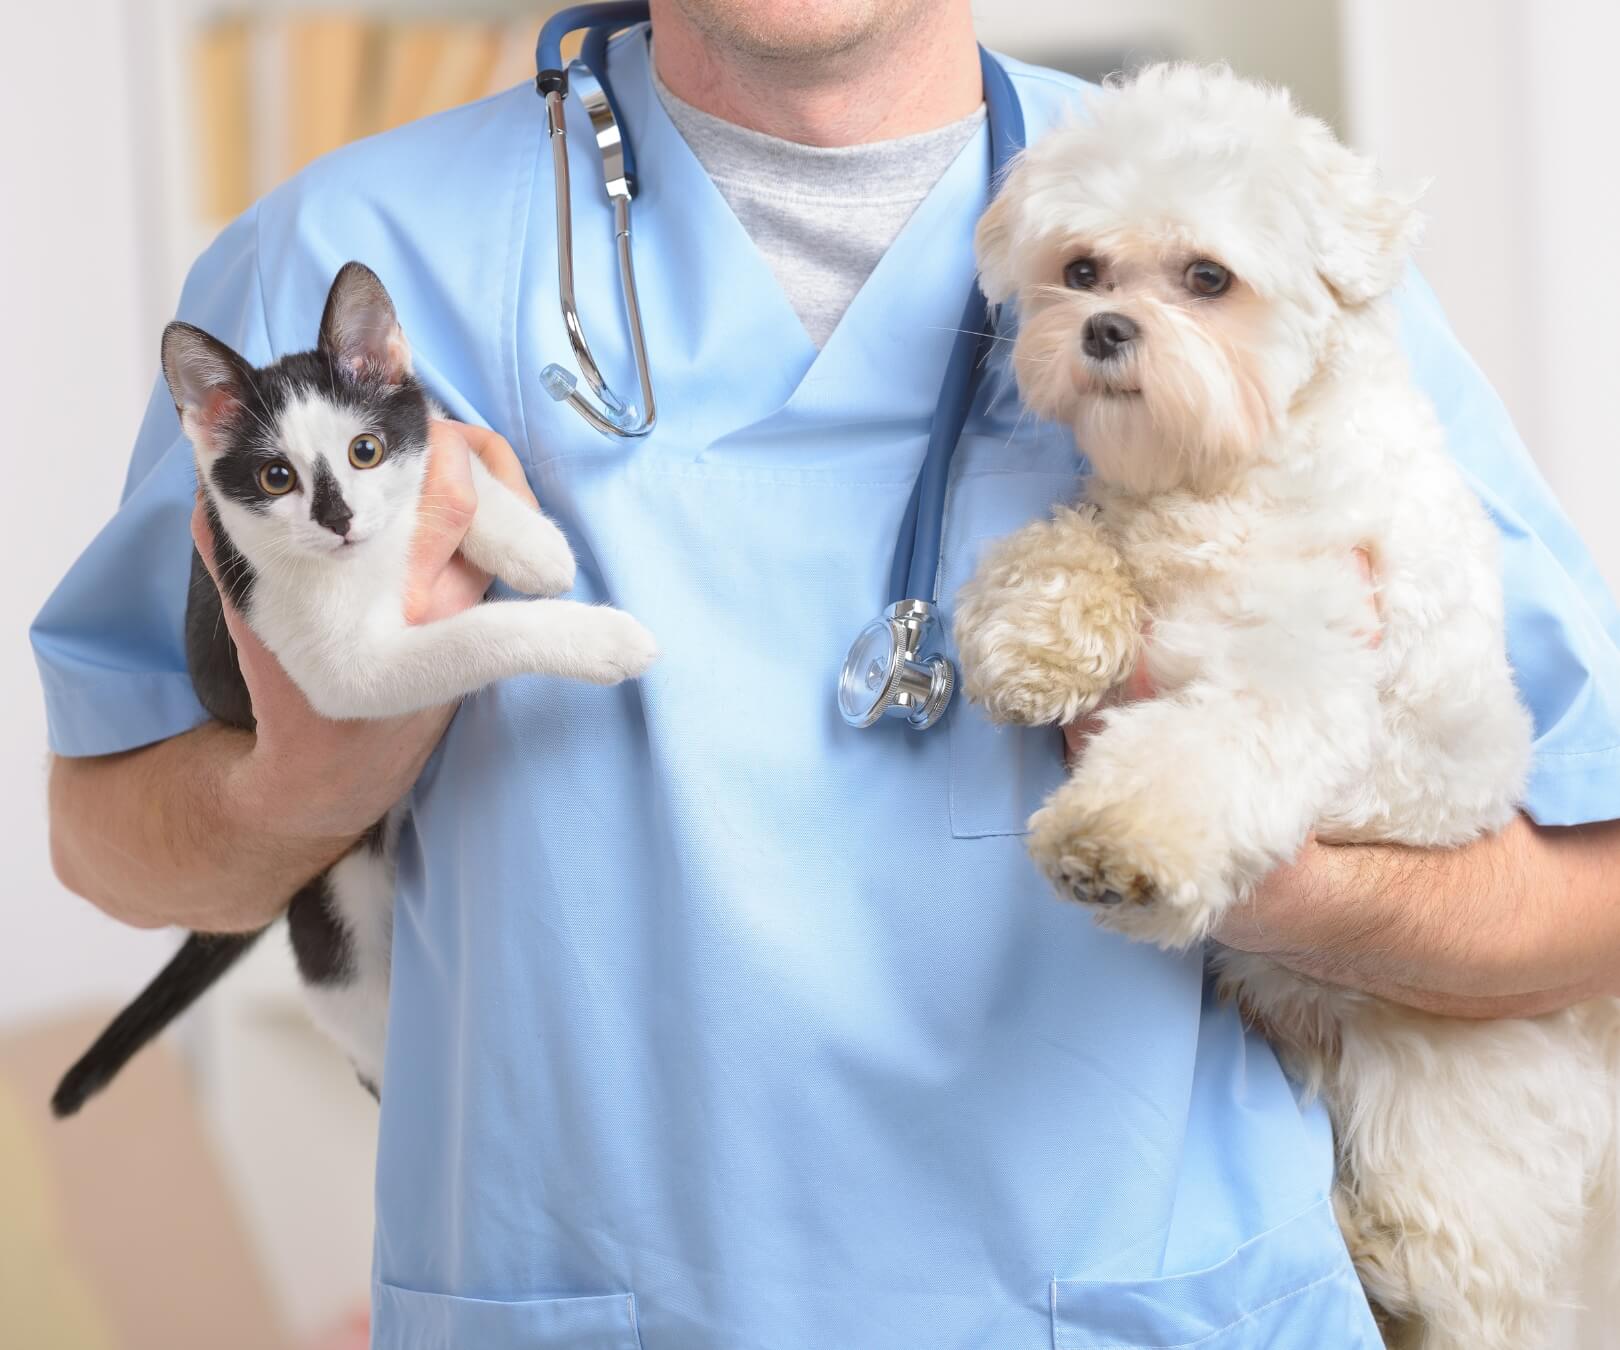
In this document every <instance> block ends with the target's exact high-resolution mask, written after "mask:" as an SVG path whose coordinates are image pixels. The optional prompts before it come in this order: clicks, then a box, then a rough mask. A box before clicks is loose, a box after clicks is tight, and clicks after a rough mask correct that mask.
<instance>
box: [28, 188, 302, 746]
mask: <svg viewBox="0 0 1620 1350" xmlns="http://www.w3.org/2000/svg"><path fill="white" fill-rule="evenodd" d="M256 226H257V209H256V208H255V210H253V211H250V212H249V213H248V214H247V215H244V216H242V217H241V218H240V219H238V220H237V221H235V222H234V223H233V224H231V225H230V226H228V227H227V228H226V229H225V231H224V232H223V233H222V234H221V235H220V236H219V238H218V239H216V240H215V241H214V243H213V245H212V246H211V247H210V248H209V249H208V251H207V252H206V253H204V254H203V256H202V257H201V258H200V259H199V260H198V261H197V263H196V265H195V266H194V267H193V268H192V270H191V274H190V276H189V277H188V278H187V281H186V285H185V288H184V290H183V292H182V294H181V297H180V306H179V312H178V315H177V317H179V318H181V319H185V320H186V321H187V322H189V323H193V324H196V325H197V326H198V327H199V328H202V329H205V330H206V331H207V332H210V333H212V334H213V335H214V336H215V337H217V338H219V339H220V340H221V341H223V342H226V343H229V344H230V345H231V346H232V347H234V348H235V349H236V350H237V351H238V352H240V353H241V354H242V355H243V356H245V357H246V358H247V359H248V360H249V361H251V362H253V363H254V364H255V365H262V364H264V363H266V362H268V361H269V360H270V359H271V358H272V353H271V351H270V338H269V333H268V331H267V329H266V326H265V313H264V305H263V301H262V292H261V291H260V289H259V275H258V251H257V248H256V238H255V235H256ZM312 331H313V330H312ZM151 337H152V345H151V351H152V354H153V357H154V359H155V358H156V356H157V351H158V342H159V338H160V334H158V333H153V334H152V335H151ZM195 496H196V469H195V466H194V461H193V458H192V449H191V444H190V442H188V441H187V440H186V438H185V437H184V436H183V435H182V434H181V431H180V424H179V419H178V418H177V416H176V414H175V409H174V402H173V400H172V399H171V398H170V396H169V389H168V386H167V384H165V383H164V380H163V378H162V376H161V374H160V375H159V376H158V378H157V381H156V383H155V385H154V386H153V389H152V396H151V399H150V400H149V401H148V403H147V408H146V416H145V417H144V418H143V420H142V422H141V427H140V432H139V434H138V435H137V436H136V439H135V450H134V453H133V455H132V456H131V458H130V463H129V470H128V472H127V474H126V476H125V479H124V490H123V497H122V501H121V504H120V506H119V508H118V512H117V514H116V515H114V516H113V518H112V520H110V521H109V522H108V523H107V524H106V525H105V526H104V527H103V528H102V530H101V533H100V534H98V535H97V536H96V538H95V539H94V541H92V543H91V544H90V547H89V548H88V549H86V550H85V552H84V553H83V554H82V555H81V556H80V557H79V559H78V561H77V562H75V563H74V564H73V567H72V569H71V570H70V571H69V572H68V574H67V576H66V577H64V578H63V579H62V581H61V583H60V584H59V585H58V586H57V588H56V591H55V593H54V594H53V595H52V596H51V597H50V599H49V600H48V601H47V602H46V604H45V607H44V609H43V610H42V611H41V612H40V614H39V617H38V618H37V619H36V620H35V622H34V626H33V629H32V632H31V636H32V639H33V644H34V655H35V659H36V660H37V662H38V665H39V673H40V681H41V683H42V684H43V686H44V690H45V710H46V716H47V721H48V725H49V731H50V744H51V749H52V750H53V751H55V752H56V753H57V754H59V755H105V754H112V753H114V752H115V751H119V750H129V749H133V748H134V747H136V746H141V745H148V744H150V743H152V742H153V741H161V740H165V739H167V738H168V737H170V736H177V735H179V734H180V733H181V732H183V731H189V730H190V729H191V728H192V727H195V726H197V725H199V724H200V723H202V722H204V721H206V720H207V714H206V713H205V712H204V711H203V708H202V705H201V704H200V703H199V702H198V701H197V696H196V694H195V693H194V692H193V690H192V687H191V677H190V676H189V675H188V674H187V673H186V651H185V639H184V623H185V604H186V590H187V587H188V585H189V581H190V567H191V529H190V519H191V512H192V506H193V502H194V500H195Z"/></svg>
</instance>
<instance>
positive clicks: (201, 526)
mask: <svg viewBox="0 0 1620 1350" xmlns="http://www.w3.org/2000/svg"><path fill="white" fill-rule="evenodd" d="M191 542H192V543H193V544H195V545H196V546H197V553H198V555H199V556H200V557H201V558H202V560H203V566H204V567H206V568H207V569H208V575H209V576H211V577H213V579H214V585H215V587H216V588H217V587H218V586H219V573H218V572H216V571H215V570H214V532H213V531H212V530H211V529H209V528H208V512H207V511H206V510H205V509H204V507H203V499H202V493H200V492H199V493H198V494H197V501H196V503H195V504H194V505H193V506H192V508H191ZM221 594H224V592H221Z"/></svg>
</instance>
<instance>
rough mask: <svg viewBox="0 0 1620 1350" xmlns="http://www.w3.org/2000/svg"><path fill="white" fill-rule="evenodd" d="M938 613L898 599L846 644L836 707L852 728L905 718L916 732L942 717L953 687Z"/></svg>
mask: <svg viewBox="0 0 1620 1350" xmlns="http://www.w3.org/2000/svg"><path fill="white" fill-rule="evenodd" d="M940 645H941V643H940V634H939V615H938V614H937V613H936V612H935V610H934V607H933V606H932V605H931V604H929V603H928V601H926V600H900V601H897V602H896V603H894V604H892V605H890V606H889V608H888V610H887V611H886V612H885V613H884V615H883V617H882V618H880V619H873V620H872V622H871V623H869V624H867V625H866V627H865V628H863V629H861V631H860V634H859V636H857V637H856V639H855V641H854V642H853V643H851V644H850V648H849V655H848V656H846V657H845V658H844V668H843V670H842V671H841V672H840V673H839V676H838V711H839V712H841V713H842V714H843V715H844V721H846V722H848V723H849V724H850V726H852V727H869V726H871V725H873V724H874V723H875V722H877V721H879V720H881V719H882V718H883V717H885V716H893V717H903V718H905V720H906V722H907V724H908V725H909V726H911V727H912V728H913V729H914V730H916V731H923V730H926V729H927V728H928V727H931V726H933V725H934V723H935V722H937V721H939V719H940V718H941V717H942V716H944V714H945V709H946V707H947V706H948V705H949V704H950V701H951V693H952V691H953V690H954V689H955V687H956V676H955V673H954V672H953V670H952V668H951V663H950V661H949V660H948V659H947V658H946V657H945V656H944V655H943V653H941V651H940V650H939V648H940Z"/></svg>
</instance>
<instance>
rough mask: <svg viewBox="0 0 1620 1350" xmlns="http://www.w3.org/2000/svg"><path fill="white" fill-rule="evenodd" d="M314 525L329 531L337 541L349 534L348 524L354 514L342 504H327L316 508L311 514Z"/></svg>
mask: <svg viewBox="0 0 1620 1350" xmlns="http://www.w3.org/2000/svg"><path fill="white" fill-rule="evenodd" d="M312 514H313V515H314V517H315V523H316V524H317V525H319V526H321V527H322V528H323V529H328V530H331V531H332V533H333V534H335V535H337V537H338V538H339V539H343V538H346V537H347V536H348V533H349V523H350V522H351V521H352V520H353V519H354V512H353V511H351V510H349V508H348V507H347V506H346V505H344V504H343V503H342V502H338V503H335V504H327V505H324V506H322V507H319V508H317V509H316V510H315V511H314V512H313V513H312Z"/></svg>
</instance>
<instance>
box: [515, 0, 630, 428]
mask: <svg viewBox="0 0 1620 1350" xmlns="http://www.w3.org/2000/svg"><path fill="white" fill-rule="evenodd" d="M646 17H647V6H646V5H644V4H612V5H577V6H575V7H573V8H571V9H565V10H562V11H560V12H559V13H557V14H554V15H553V16H552V17H551V18H550V19H549V20H547V21H546V24H545V26H544V27H542V28H541V30H540V42H539V45H538V48H537V51H536V63H537V65H538V67H539V73H538V74H537V75H536V76H535V81H534V85H535V90H536V91H537V92H538V93H539V94H540V96H541V97H542V98H543V99H545V101H546V134H547V138H548V139H549V140H550V142H551V166H552V172H553V176H554V178H555V181H556V208H557V301H558V304H559V306H560V307H561V310H562V320H563V329H564V331H565V332H566V333H567V334H568V345H569V346H570V347H571V348H572V349H573V353H574V363H575V365H576V366H577V367H578V368H579V374H580V376H583V377H584V381H585V384H586V386H587V387H588V389H589V390H590V394H589V395H587V394H586V393H585V392H584V391H582V390H581V389H580V388H579V378H578V377H576V376H575V375H574V373H573V371H571V370H568V369H567V368H566V367H564V366H560V365H558V364H556V363H555V362H553V363H551V364H550V365H548V366H546V367H545V368H544V369H543V370H542V371H541V372H540V383H541V386H542V387H543V388H544V389H545V391H546V392H547V393H548V394H550V395H551V397H552V398H554V399H556V400H557V401H558V402H561V403H567V404H568V405H569V406H570V407H572V408H573V409H574V411H575V412H577V413H578V414H579V415H580V416H581V417H583V418H584V419H585V420H586V421H587V422H589V423H590V424H591V426H593V427H595V428H596V430H598V431H600V432H602V433H603V434H604V435H607V436H645V435H646V434H647V433H648V432H649V431H651V430H652V429H653V426H654V425H655V424H656V423H657V420H658V407H657V404H656V402H655V401H654V399H653V389H652V370H651V367H650V365H649V363H648V360H647V336H646V332H645V330H644V328H643V326H642V321H641V301H640V298H639V297H638V295H637V293H636V269H635V260H634V258H633V257H632V254H631V244H630V201H631V198H633V197H634V196H635V190H636V184H635V165H634V160H633V157H632V155H631V152H630V143H629V140H628V139H627V138H626V137H625V135H624V132H623V127H622V124H621V119H620V117H619V115H618V110H617V109H616V108H615V106H614V102H613V97H612V95H611V93H610V92H609V90H608V87H607V85H606V84H604V83H603V82H602V79H601V77H600V75H599V74H598V72H599V71H600V70H602V69H604V68H605V63H606V53H607V39H608V35H609V34H610V33H611V32H612V31H613V30H614V29H616V28H622V27H623V26H624V25H625V24H630V23H638V22H641V21H642V20H644V19H646ZM581 28H585V29H587V30H588V31H587V36H586V39H585V47H584V49H583V51H582V52H581V58H582V59H581V60H579V61H575V62H573V63H571V64H569V65H564V64H563V61H562V43H563V40H564V39H565V38H566V37H568V35H569V34H570V33H574V32H577V31H579V30H580V29H581ZM593 66H594V67H595V69H593V68H592V67H593ZM571 84H572V85H574V86H575V87H576V88H577V90H578V93H579V98H580V102H581V103H582V104H583V105H584V108H585V112H586V115H587V116H588V117H589V118H590V121H591V130H592V132H593V134H594V135H595V137H596V147H597V150H598V152H599V153H600V155H601V163H602V179H603V183H604V185H605V187H606V189H607V195H608V200H609V202H611V203H612V206H613V237H614V243H615V244H616V246H617V249H618V255H619V288H620V291H621V293H622V295H623V297H624V316H625V322H626V323H627V325H628V326H629V329H630V348H631V351H632V353H633V354H634V356H635V362H636V381H637V384H638V385H639V386H640V390H641V406H640V408H639V409H638V408H637V407H636V406H635V405H634V404H632V403H630V402H628V401H627V400H625V399H623V398H621V397H620V396H619V395H618V394H617V393H615V392H614V390H613V388H612V386H610V385H609V384H608V382H607V380H606V379H605V378H604V377H603V375H602V371H601V368H600V367H599V366H598V365H597V363H596V358H595V357H594V356H592V354H591V347H590V343H589V342H588V341H586V338H585V329H584V326H583V325H582V324H581V323H580V318H579V305H578V301H577V297H576V294H575V289H574V203H573V191H572V182H571V180H570V176H569V165H568V119H567V111H566V107H565V100H566V99H567V96H568V90H569V87H570V85H571Z"/></svg>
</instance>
